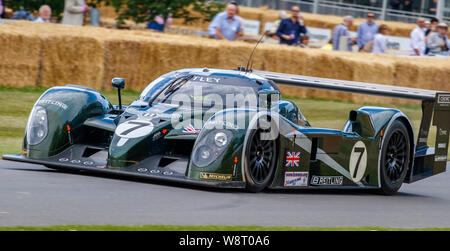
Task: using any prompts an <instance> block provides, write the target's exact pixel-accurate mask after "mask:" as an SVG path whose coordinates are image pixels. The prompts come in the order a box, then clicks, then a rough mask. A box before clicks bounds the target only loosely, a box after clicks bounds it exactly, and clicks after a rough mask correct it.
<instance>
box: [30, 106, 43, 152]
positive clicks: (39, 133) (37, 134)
mask: <svg viewBox="0 0 450 251" xmlns="http://www.w3.org/2000/svg"><path fill="white" fill-rule="evenodd" d="M47 134H48V116H47V110H45V108H44V107H42V106H38V105H37V106H35V107H34V108H33V110H32V111H31V114H30V117H29V118H28V124H27V142H28V144H29V145H37V144H39V143H41V142H42V141H43V140H44V139H45V137H47Z"/></svg>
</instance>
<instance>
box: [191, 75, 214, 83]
mask: <svg viewBox="0 0 450 251" xmlns="http://www.w3.org/2000/svg"><path fill="white" fill-rule="evenodd" d="M220 80H221V79H220V78H213V77H200V76H194V77H192V81H197V82H206V83H219V82H220Z"/></svg>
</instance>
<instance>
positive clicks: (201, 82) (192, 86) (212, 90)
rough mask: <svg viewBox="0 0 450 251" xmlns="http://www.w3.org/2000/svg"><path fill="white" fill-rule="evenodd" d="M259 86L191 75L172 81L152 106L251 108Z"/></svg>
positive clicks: (222, 78)
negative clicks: (193, 105) (157, 104)
mask: <svg viewBox="0 0 450 251" xmlns="http://www.w3.org/2000/svg"><path fill="white" fill-rule="evenodd" d="M257 91H258V84H256V83H255V82H251V81H249V80H248V79H240V78H235V77H214V76H212V77H203V76H192V77H191V78H190V79H188V80H183V81H179V82H176V81H175V82H173V83H172V84H171V85H169V86H168V87H167V88H166V89H165V90H164V91H162V92H160V93H159V94H158V96H157V97H155V98H154V101H153V102H154V103H164V104H172V105H177V106H183V105H192V104H195V105H197V106H198V105H200V106H202V107H213V106H214V107H224V108H233V107H243V106H246V107H252V106H256V105H257Z"/></svg>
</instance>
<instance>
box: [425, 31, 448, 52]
mask: <svg viewBox="0 0 450 251" xmlns="http://www.w3.org/2000/svg"><path fill="white" fill-rule="evenodd" d="M447 31H448V26H447V24H446V23H440V24H439V25H438V26H437V31H436V32H433V33H432V34H431V35H430V38H429V39H428V42H427V46H428V48H430V52H429V53H428V55H430V56H435V55H442V56H447V55H448V50H449V47H450V46H449V42H448V38H447Z"/></svg>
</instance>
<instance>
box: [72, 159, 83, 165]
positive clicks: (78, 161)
mask: <svg viewBox="0 0 450 251" xmlns="http://www.w3.org/2000/svg"><path fill="white" fill-rule="evenodd" d="M70 163H73V164H80V163H81V160H77V159H74V160H71V161H70Z"/></svg>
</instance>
